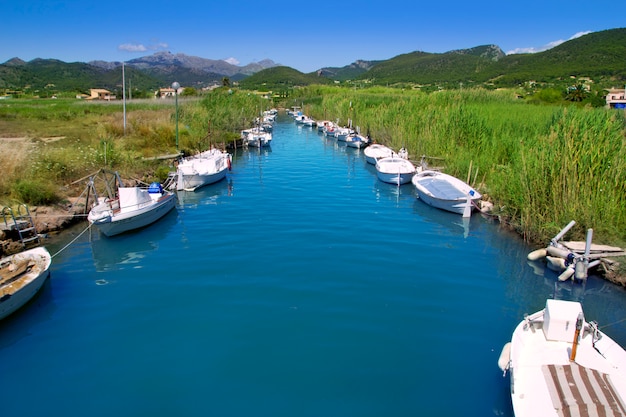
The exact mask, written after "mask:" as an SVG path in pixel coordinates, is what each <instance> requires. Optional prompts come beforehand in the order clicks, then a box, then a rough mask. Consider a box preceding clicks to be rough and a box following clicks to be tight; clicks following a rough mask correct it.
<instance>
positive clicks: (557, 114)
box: [295, 87, 626, 244]
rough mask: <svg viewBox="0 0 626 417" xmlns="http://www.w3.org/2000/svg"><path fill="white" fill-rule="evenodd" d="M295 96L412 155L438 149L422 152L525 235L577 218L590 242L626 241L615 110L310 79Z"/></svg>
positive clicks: (316, 112) (625, 174)
mask: <svg viewBox="0 0 626 417" xmlns="http://www.w3.org/2000/svg"><path fill="white" fill-rule="evenodd" d="M295 101H296V102H298V103H299V104H298V105H302V106H303V107H304V108H305V109H308V113H309V114H310V115H311V116H312V117H314V118H316V119H322V118H325V119H329V120H337V119H338V120H339V121H340V123H341V124H344V125H345V124H347V123H348V120H352V125H353V126H359V127H360V129H361V132H362V133H370V135H371V136H372V138H373V139H374V140H376V141H378V142H382V143H385V144H387V145H389V146H391V147H393V148H395V149H398V148H400V147H406V148H407V149H408V150H409V154H410V156H411V159H412V160H414V161H415V162H418V161H419V160H420V158H421V156H422V155H426V156H429V157H436V158H437V159H435V158H431V159H430V160H429V159H426V161H427V162H430V164H431V165H438V166H443V169H444V170H445V171H446V172H447V173H449V174H451V175H454V176H457V177H459V178H461V179H463V180H468V179H469V180H470V182H471V183H473V185H474V186H475V187H477V188H478V189H479V190H480V191H481V192H482V193H483V194H485V198H487V199H489V200H491V201H492V202H493V203H494V204H495V213H496V214H497V215H499V216H500V217H501V218H505V219H507V221H508V222H510V223H511V224H512V225H513V226H514V227H515V228H516V229H517V230H518V231H519V232H520V233H521V234H522V235H523V236H524V237H525V238H526V239H527V240H529V241H545V240H546V239H549V238H550V237H552V236H554V235H556V234H557V233H558V231H559V230H560V229H561V228H562V227H564V226H565V225H566V224H567V223H569V221H570V220H576V222H577V225H576V227H575V228H574V229H573V230H572V232H570V233H571V237H573V238H577V239H582V238H584V235H585V233H586V230H587V229H588V228H592V229H594V241H605V242H618V244H623V243H624V242H626V149H625V146H624V141H625V139H624V137H625V118H624V113H623V112H621V111H615V110H608V109H594V108H587V107H578V106H570V107H562V106H552V105H530V104H528V103H526V102H524V101H523V100H520V99H518V98H517V95H515V94H514V93H513V92H511V91H495V92H493V91H486V90H460V91H459V90H457V91H441V92H436V93H432V94H424V93H420V92H418V91H414V90H404V91H402V90H401V91H399V90H392V89H384V88H377V89H376V90H374V89H365V90H340V89H337V88H334V87H314V88H310V89H308V90H307V89H304V90H303V91H302V96H301V97H300V98H299V99H296V100H295ZM439 158H440V159H439Z"/></svg>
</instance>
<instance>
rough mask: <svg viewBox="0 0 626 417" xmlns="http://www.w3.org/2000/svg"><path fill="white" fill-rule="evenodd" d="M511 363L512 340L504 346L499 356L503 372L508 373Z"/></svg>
mask: <svg viewBox="0 0 626 417" xmlns="http://www.w3.org/2000/svg"><path fill="white" fill-rule="evenodd" d="M510 365H511V342H508V343H507V344H506V345H504V347H503V348H502V352H501V353H500V357H499V358H498V366H499V367H500V369H502V372H504V373H506V371H507V370H508V369H509V366H510Z"/></svg>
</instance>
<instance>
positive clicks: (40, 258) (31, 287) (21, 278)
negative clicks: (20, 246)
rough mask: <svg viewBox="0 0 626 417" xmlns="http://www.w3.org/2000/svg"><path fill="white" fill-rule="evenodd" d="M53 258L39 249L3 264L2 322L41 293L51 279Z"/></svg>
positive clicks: (0, 284) (0, 264) (0, 283)
mask: <svg viewBox="0 0 626 417" xmlns="http://www.w3.org/2000/svg"><path fill="white" fill-rule="evenodd" d="M51 263H52V257H51V256H50V253H49V252H48V250H47V249H46V248H43V247H37V248H34V249H29V250H25V251H23V252H20V253H17V254H15V255H10V256H7V257H5V258H2V260H0V320H1V319H3V318H5V317H7V316H8V315H10V314H12V313H14V312H15V311H17V310H18V309H19V308H21V307H22V306H23V305H24V304H26V303H27V302H29V301H30V300H31V299H32V298H33V297H34V296H35V294H37V293H38V292H39V290H40V289H41V287H42V286H43V284H44V282H46V279H47V278H48V277H49V276H50V264H51Z"/></svg>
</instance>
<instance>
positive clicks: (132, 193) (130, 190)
mask: <svg viewBox="0 0 626 417" xmlns="http://www.w3.org/2000/svg"><path fill="white" fill-rule="evenodd" d="M118 195H119V197H120V211H121V212H122V213H127V212H131V211H135V210H138V209H140V208H142V207H144V206H146V205H147V204H150V203H151V202H152V198H150V195H149V194H148V193H147V192H146V191H144V190H142V189H140V188H139V187H119V188H118Z"/></svg>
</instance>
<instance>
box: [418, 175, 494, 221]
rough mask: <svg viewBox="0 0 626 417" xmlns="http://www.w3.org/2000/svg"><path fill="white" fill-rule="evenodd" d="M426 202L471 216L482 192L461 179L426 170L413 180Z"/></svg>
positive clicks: (420, 196)
mask: <svg viewBox="0 0 626 417" xmlns="http://www.w3.org/2000/svg"><path fill="white" fill-rule="evenodd" d="M411 182H413V185H415V189H416V190H417V195H418V197H419V199H420V200H422V201H423V202H424V203H426V204H428V205H430V206H433V207H436V208H438V209H441V210H446V211H450V212H452V213H458V214H462V215H463V217H469V216H470V215H471V212H472V210H473V208H474V207H476V205H477V204H478V201H479V200H480V199H481V198H482V196H481V194H480V193H479V192H478V191H476V190H474V189H473V188H472V187H470V186H469V185H468V184H466V183H465V182H463V181H461V180H460V179H458V178H456V177H453V176H452V175H448V174H444V173H443V172H439V171H431V170H425V171H421V172H418V173H417V174H415V176H414V177H413V179H412V180H411Z"/></svg>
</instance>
